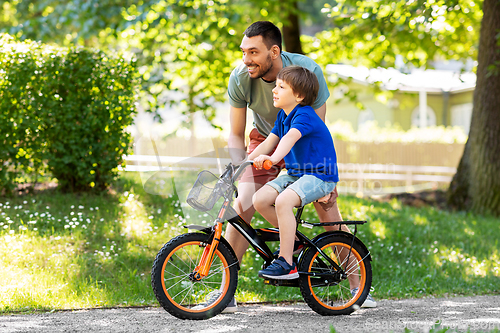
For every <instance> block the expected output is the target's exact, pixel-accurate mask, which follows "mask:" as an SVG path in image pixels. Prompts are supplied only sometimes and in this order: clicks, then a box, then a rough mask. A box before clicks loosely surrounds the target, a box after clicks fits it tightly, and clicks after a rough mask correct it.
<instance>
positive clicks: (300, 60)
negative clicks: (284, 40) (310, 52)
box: [281, 51, 319, 69]
mask: <svg viewBox="0 0 500 333" xmlns="http://www.w3.org/2000/svg"><path fill="white" fill-rule="evenodd" d="M281 54H282V60H283V66H285V67H286V66H290V65H297V66H302V67H305V68H308V69H313V68H316V67H319V65H318V64H317V63H316V62H315V61H314V60H312V59H311V58H309V57H308V56H305V55H303V54H298V53H290V52H285V51H283V52H282V53H281Z"/></svg>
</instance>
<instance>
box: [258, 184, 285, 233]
mask: <svg viewBox="0 0 500 333" xmlns="http://www.w3.org/2000/svg"><path fill="white" fill-rule="evenodd" d="M278 194H279V193H278V191H276V189H274V188H273V187H271V186H269V185H264V186H263V187H262V188H261V189H260V190H258V191H257V192H256V193H255V194H254V195H253V200H252V202H253V206H254V208H255V209H256V210H257V211H258V212H259V213H260V215H262V217H263V218H265V219H266V221H267V222H269V223H271V224H272V225H273V226H274V227H276V228H278V217H277V216H276V208H275V205H274V203H275V202H276V198H277V197H278Z"/></svg>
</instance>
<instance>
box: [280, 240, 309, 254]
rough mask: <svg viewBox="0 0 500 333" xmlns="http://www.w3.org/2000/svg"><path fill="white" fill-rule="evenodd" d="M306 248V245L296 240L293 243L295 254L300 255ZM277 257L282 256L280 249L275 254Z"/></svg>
mask: <svg viewBox="0 0 500 333" xmlns="http://www.w3.org/2000/svg"><path fill="white" fill-rule="evenodd" d="M303 248H304V243H302V242H301V241H299V240H296V241H295V243H293V254H299V253H300V252H301V251H302V249H303ZM273 254H274V255H275V256H277V255H278V254H280V249H279V248H278V249H277V250H276V251H274V252H273Z"/></svg>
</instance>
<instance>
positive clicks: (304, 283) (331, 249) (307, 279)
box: [299, 234, 372, 316]
mask: <svg viewBox="0 0 500 333" xmlns="http://www.w3.org/2000/svg"><path fill="white" fill-rule="evenodd" d="M351 243H352V235H347V234H346V235H343V234H337V235H335V234H332V235H327V236H325V237H322V238H320V239H319V240H318V242H317V245H318V247H319V248H320V249H321V250H322V251H323V252H324V253H325V254H326V255H328V256H329V257H330V258H332V259H333V260H334V261H335V262H336V263H337V264H339V265H340V266H341V267H342V268H345V264H346V262H349V265H348V267H347V269H346V273H347V275H348V278H347V279H343V280H341V281H338V280H337V281H335V279H334V278H333V276H330V277H327V278H325V277H315V276H311V275H304V274H301V275H300V276H299V286H300V291H301V293H302V296H303V297H304V300H305V301H306V303H307V304H308V305H309V307H311V309H313V310H314V311H315V312H317V313H319V314H320V315H323V316H332V315H348V314H350V313H352V312H353V311H355V310H357V309H359V308H360V307H361V305H362V304H363V302H364V301H365V299H366V297H367V296H368V294H369V292H370V288H371V283H372V267H371V262H370V255H369V253H368V251H367V250H366V248H365V247H364V246H363V245H362V244H361V242H360V241H359V240H358V239H356V240H355V242H354V244H353V247H352V249H351V254H350V256H349V258H350V259H348V258H347V256H348V255H349V249H350V247H351ZM299 271H300V272H315V273H328V272H334V271H335V269H334V268H333V266H331V264H329V263H328V262H327V261H326V259H324V258H322V256H321V254H320V253H319V252H318V251H317V250H316V249H315V248H312V247H309V248H308V249H307V250H306V252H305V253H304V255H303V256H302V258H301V259H300V264H299ZM356 276H359V288H358V290H357V292H356V293H355V294H354V295H352V293H351V286H350V282H349V279H351V280H353V281H354V282H353V285H354V286H355V284H356V280H358V279H357V278H356ZM351 282H352V281H351ZM352 289H354V288H352Z"/></svg>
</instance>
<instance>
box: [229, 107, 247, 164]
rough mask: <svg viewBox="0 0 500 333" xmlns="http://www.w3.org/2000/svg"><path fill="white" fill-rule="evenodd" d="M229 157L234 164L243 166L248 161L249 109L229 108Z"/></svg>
mask: <svg viewBox="0 0 500 333" xmlns="http://www.w3.org/2000/svg"><path fill="white" fill-rule="evenodd" d="M229 123H230V127H231V128H230V131H229V139H228V141H227V145H228V147H229V155H230V156H231V160H232V161H233V163H234V164H241V163H242V162H243V161H244V160H245V159H246V157H247V156H246V149H245V127H246V124H247V108H246V107H244V108H235V107H234V106H230V107H229Z"/></svg>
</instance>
